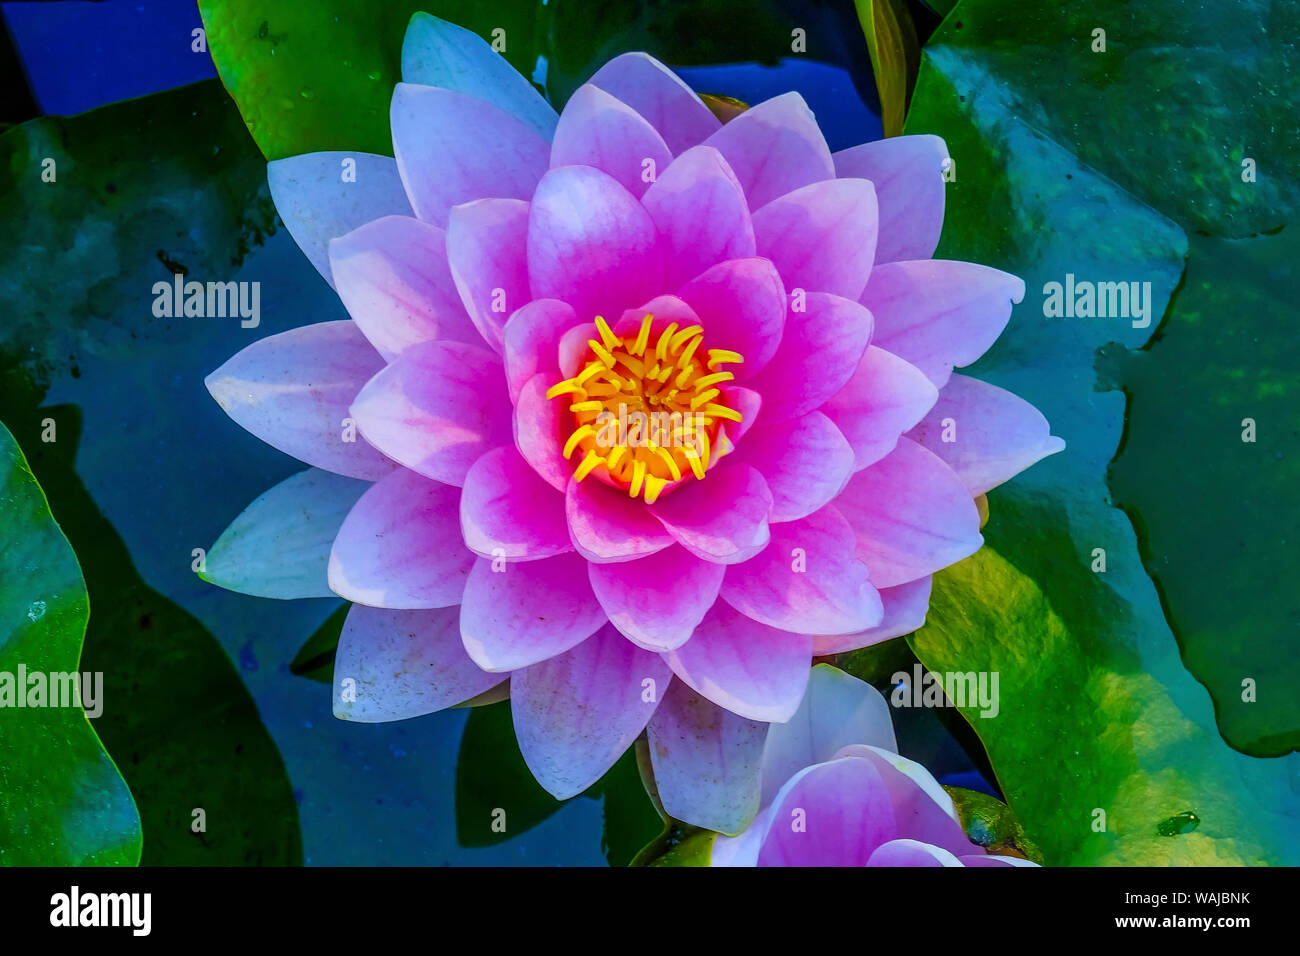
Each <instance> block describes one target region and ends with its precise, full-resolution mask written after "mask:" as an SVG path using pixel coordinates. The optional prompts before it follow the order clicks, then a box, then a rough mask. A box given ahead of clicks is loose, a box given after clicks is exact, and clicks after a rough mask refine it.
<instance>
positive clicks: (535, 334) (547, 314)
mask: <svg viewBox="0 0 1300 956" xmlns="http://www.w3.org/2000/svg"><path fill="white" fill-rule="evenodd" d="M577 324H578V319H577V317H576V315H575V314H574V312H573V309H572V307H571V306H569V304H568V303H566V302H561V301H559V300H558V299H534V300H533V301H532V302H529V303H528V304H527V305H525V306H524V307H523V308H521V309H520V310H519V311H517V312H516V313H515V314H514V315H512V316H510V319H509V321H507V322H506V327H505V331H504V332H503V333H502V345H503V348H504V350H505V363H506V380H507V381H508V383H509V386H510V395H511V398H512V399H513V398H514V397H515V396H517V395H518V394H519V390H520V389H521V388H523V387H524V383H525V382H527V381H528V380H529V379H530V378H532V377H533V376H534V375H536V374H537V373H538V372H542V373H544V374H547V375H551V374H555V373H558V372H559V364H558V359H557V354H558V349H559V345H560V339H561V337H563V335H564V333H565V332H567V331H569V329H571V328H573V327H574V326H576V325H577ZM592 331H593V332H594V331H595V327H594V326H593V328H592ZM559 380H560V376H559V375H558V374H556V377H555V382H558V381H559ZM555 382H551V385H554V384H555ZM547 387H548V388H549V387H550V386H549V385H548V386H547Z"/></svg>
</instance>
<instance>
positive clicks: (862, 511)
mask: <svg viewBox="0 0 1300 956" xmlns="http://www.w3.org/2000/svg"><path fill="white" fill-rule="evenodd" d="M835 507H836V508H838V509H839V510H840V512H841V513H842V514H843V515H844V517H845V518H847V519H848V522H849V524H850V525H851V526H852V528H853V531H854V533H855V534H856V535H857V537H858V557H859V558H861V559H862V561H863V562H864V563H865V564H866V565H867V569H868V571H869V572H870V574H871V580H872V583H874V584H875V585H876V587H879V588H888V587H893V586H895V585H898V584H906V583H907V582H908V581H914V580H916V579H917V578H919V577H923V576H924V575H927V574H933V573H934V572H935V571H938V570H939V569H940V568H946V567H947V566H948V565H950V564H955V563H957V562H958V561H960V560H961V559H962V558H965V557H968V556H970V555H972V554H974V553H975V552H976V551H978V550H979V548H980V545H981V544H983V543H984V539H983V537H982V536H981V535H980V532H979V526H980V518H979V510H978V509H977V508H976V507H975V501H974V499H973V498H972V497H971V494H970V491H969V490H968V489H967V488H966V486H965V485H964V484H962V481H961V479H960V478H958V477H957V475H956V474H954V473H953V470H952V469H951V468H949V467H948V466H947V465H945V464H944V463H943V462H942V461H941V460H940V459H939V458H937V457H936V456H935V455H934V454H932V453H931V452H929V451H926V450H925V449H924V448H922V447H921V446H920V445H918V444H916V442H914V441H911V440H909V439H907V438H902V439H899V442H898V447H897V448H895V449H894V450H893V451H892V452H890V453H889V454H888V455H886V456H885V457H884V458H882V459H880V461H878V462H876V463H875V464H874V465H872V466H871V467H869V468H864V469H863V470H862V471H860V472H858V473H857V474H855V475H854V476H853V478H852V479H851V480H850V481H849V483H848V486H847V487H846V488H845V489H844V493H843V494H842V495H840V496H839V497H838V498H836V499H835Z"/></svg>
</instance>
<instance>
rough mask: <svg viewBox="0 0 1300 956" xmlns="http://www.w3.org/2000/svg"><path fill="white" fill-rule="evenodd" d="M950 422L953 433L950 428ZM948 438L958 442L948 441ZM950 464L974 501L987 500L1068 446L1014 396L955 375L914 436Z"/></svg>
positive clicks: (1042, 419)
mask: <svg viewBox="0 0 1300 956" xmlns="http://www.w3.org/2000/svg"><path fill="white" fill-rule="evenodd" d="M945 422H950V423H951V426H952V427H951V428H945ZM945 432H947V434H948V437H949V438H951V439H954V440H952V441H944V435H945ZM907 437H909V438H911V439H912V440H913V441H915V442H919V443H920V444H922V445H924V446H925V447H926V448H928V449H930V451H932V452H934V453H935V454H936V455H938V456H939V457H940V458H942V459H943V460H944V462H946V463H947V465H948V467H949V468H951V469H952V470H953V471H955V472H956V473H957V476H958V477H959V478H961V480H962V481H964V482H965V483H966V487H967V488H968V489H969V490H970V493H971V494H972V495H982V494H984V492H986V491H988V490H989V489H990V488H996V487H997V486H998V485H1000V484H1002V482H1004V481H1006V480H1007V479H1009V478H1014V477H1015V476H1016V475H1018V474H1020V472H1022V471H1024V470H1025V469H1026V468H1028V467H1029V466H1030V465H1032V464H1033V463H1034V462H1036V461H1039V460H1040V459H1042V458H1046V457H1047V456H1048V455H1053V454H1055V453H1056V452H1058V451H1060V450H1061V449H1063V448H1064V447H1065V442H1063V441H1061V439H1059V438H1057V437H1055V436H1054V435H1052V433H1051V426H1050V425H1048V424H1047V419H1046V418H1044V417H1043V415H1042V413H1041V412H1040V411H1039V410H1038V409H1036V408H1035V407H1034V406H1033V405H1031V404H1029V403H1028V402H1027V401H1025V400H1024V399H1023V398H1020V397H1019V396H1017V395H1013V394H1012V393H1011V392H1008V391H1005V390H1004V389H1001V388H998V387H997V386H996V385H989V384H988V383H987V382H981V381H979V380H978V379H973V378H967V377H966V376H965V375H954V376H952V378H950V379H949V380H948V384H947V385H945V386H944V387H943V391H941V392H940V393H939V401H938V403H937V404H936V405H935V406H934V408H933V409H932V410H931V412H930V414H928V415H926V416H925V419H924V420H923V421H922V422H921V424H920V425H918V426H917V427H916V428H915V429H913V430H912V431H911V432H910V433H909V434H908V436H907Z"/></svg>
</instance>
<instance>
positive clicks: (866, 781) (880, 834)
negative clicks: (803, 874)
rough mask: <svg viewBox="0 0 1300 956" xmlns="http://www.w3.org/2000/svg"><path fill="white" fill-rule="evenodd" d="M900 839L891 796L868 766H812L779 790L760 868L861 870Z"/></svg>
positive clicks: (852, 762) (845, 761)
mask: <svg viewBox="0 0 1300 956" xmlns="http://www.w3.org/2000/svg"><path fill="white" fill-rule="evenodd" d="M897 835H898V822H897V818H896V815H895V812H894V808H893V806H892V804H891V803H890V800H889V792H888V790H887V789H886V788H885V786H884V785H883V783H882V781H881V779H880V773H879V771H878V770H877V769H876V767H875V765H874V764H872V763H871V762H870V761H867V760H861V759H858V758H855V757H846V758H842V759H840V760H832V761H830V762H828V763H821V764H815V765H813V766H811V767H808V768H806V769H804V770H801V771H799V773H797V774H795V775H794V776H793V777H791V778H790V780H789V782H787V783H786V784H785V786H783V787H782V788H781V791H780V793H779V794H778V795H777V798H776V800H775V801H774V802H773V809H772V817H771V821H770V823H769V826H768V831H767V835H766V838H765V839H764V840H763V846H762V849H760V850H759V852H758V865H759V866H865V865H866V863H867V860H869V859H870V858H871V854H872V852H873V851H874V850H875V849H876V847H878V846H880V845H881V844H883V843H888V842H889V841H890V840H892V839H894V838H895V837H896V836H897Z"/></svg>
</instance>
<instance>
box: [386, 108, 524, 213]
mask: <svg viewBox="0 0 1300 956" xmlns="http://www.w3.org/2000/svg"><path fill="white" fill-rule="evenodd" d="M389 121H390V124H391V127H392V132H393V151H394V154H395V155H396V157H397V169H398V171H399V172H400V173H401V174H402V184H403V185H404V186H405V187H406V195H407V197H408V198H409V199H410V200H411V207H412V208H413V209H414V210H415V214H416V216H418V217H419V218H421V219H423V220H426V221H427V222H431V223H433V224H434V225H435V226H446V225H447V214H448V212H450V210H451V207H452V206H455V205H457V204H459V203H463V202H470V201H471V200H474V199H488V198H495V199H527V198H528V197H529V196H530V195H531V194H532V192H533V190H534V189H535V188H536V186H537V182H538V180H539V179H541V176H542V173H544V172H546V158H547V155H548V154H549V153H550V144H548V143H547V142H546V140H544V139H542V138H541V137H540V136H538V135H537V133H536V132H534V131H533V130H532V129H531V128H530V127H529V126H527V125H526V124H525V123H523V122H521V121H520V120H518V119H516V118H515V117H513V116H511V115H510V114H509V113H507V112H505V111H504V110H502V109H500V108H499V107H496V106H493V105H492V104H491V103H488V102H486V101H484V100H480V99H477V98H476V97H473V96H466V95H465V94H464V93H456V92H453V91H452V90H446V89H440V88H438V87H432V86H414V85H412V84H410V83H398V84H397V87H396V88H395V89H394V90H393V102H392V107H391V109H390V111H389Z"/></svg>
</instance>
